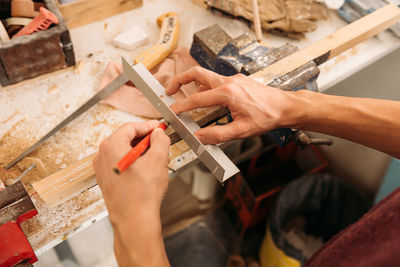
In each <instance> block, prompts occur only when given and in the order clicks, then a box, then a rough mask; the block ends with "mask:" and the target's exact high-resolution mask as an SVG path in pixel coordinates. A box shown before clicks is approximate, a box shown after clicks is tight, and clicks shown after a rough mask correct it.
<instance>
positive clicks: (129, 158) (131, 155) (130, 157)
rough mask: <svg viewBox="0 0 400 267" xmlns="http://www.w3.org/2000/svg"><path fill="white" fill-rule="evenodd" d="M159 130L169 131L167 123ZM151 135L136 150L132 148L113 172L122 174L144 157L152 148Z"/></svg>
mask: <svg viewBox="0 0 400 267" xmlns="http://www.w3.org/2000/svg"><path fill="white" fill-rule="evenodd" d="M158 128H161V129H163V130H165V129H167V124H166V123H165V122H162V123H160V125H158ZM150 138H151V133H149V134H148V135H146V136H145V137H144V138H143V139H142V140H141V141H140V142H139V143H138V144H137V145H136V146H135V147H134V148H132V149H131V150H130V151H129V152H128V153H127V154H126V155H125V156H124V157H123V158H122V159H121V160H120V161H119V162H118V163H117V166H116V167H115V168H113V171H114V172H115V173H116V174H121V173H122V172H123V171H125V170H126V169H127V168H128V167H129V166H131V164H132V163H133V162H135V160H136V159H137V158H138V157H140V155H142V154H143V153H144V152H145V151H146V149H147V148H148V147H149V146H150Z"/></svg>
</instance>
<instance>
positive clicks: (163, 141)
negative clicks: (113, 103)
mask: <svg viewBox="0 0 400 267" xmlns="http://www.w3.org/2000/svg"><path fill="white" fill-rule="evenodd" d="M157 126H158V122H157V121H148V122H145V123H127V124H125V125H124V126H122V127H121V128H120V129H119V130H117V131H116V132H115V133H114V134H113V135H111V136H110V137H109V138H108V139H107V140H105V141H103V143H102V144H101V146H100V153H99V156H98V157H96V158H95V159H94V168H95V170H96V179H97V182H98V184H99V186H100V188H101V191H102V193H103V197H104V201H105V204H106V206H107V209H108V213H109V218H110V222H111V224H112V226H113V230H114V250H115V256H116V258H117V261H118V263H119V265H120V266H157V267H158V266H162V267H166V266H169V263H168V259H167V256H166V253H165V249H164V241H163V238H162V235H161V222H160V206H161V202H162V200H163V197H164V195H165V192H166V191H167V187H168V181H169V178H168V169H167V165H168V161H169V159H168V151H169V144H170V140H169V138H168V137H167V136H166V135H165V134H164V132H163V131H162V130H161V129H155V128H156V127H157ZM153 129H155V130H154V131H153V133H152V135H151V142H150V148H149V149H148V151H146V152H145V154H144V155H142V156H141V157H139V158H138V159H137V160H136V161H135V162H134V163H133V164H132V165H131V166H130V167H129V168H128V169H126V171H125V172H123V173H122V174H121V175H116V174H115V173H114V172H113V171H112V168H113V167H114V166H115V164H116V163H117V162H118V161H119V160H120V159H121V158H122V157H123V156H124V155H125V154H126V153H127V152H128V151H129V150H130V149H131V146H130V142H131V140H132V139H134V138H135V137H137V136H143V135H145V134H147V133H149V132H150V131H151V130H153Z"/></svg>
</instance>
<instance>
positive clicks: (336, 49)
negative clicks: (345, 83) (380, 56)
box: [250, 4, 400, 85]
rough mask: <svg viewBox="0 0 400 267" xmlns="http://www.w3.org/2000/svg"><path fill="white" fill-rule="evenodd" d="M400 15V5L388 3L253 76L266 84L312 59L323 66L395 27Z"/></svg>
mask: <svg viewBox="0 0 400 267" xmlns="http://www.w3.org/2000/svg"><path fill="white" fill-rule="evenodd" d="M399 18H400V8H398V7H397V6H395V5H391V4H390V5H387V6H385V7H382V8H381V9H379V10H377V11H375V12H373V13H371V14H369V15H367V16H365V17H363V18H361V19H359V20H357V21H355V22H353V23H351V24H349V25H347V26H345V27H343V28H341V29H340V30H338V31H336V32H334V33H332V34H330V35H328V36H327V37H325V38H324V39H322V40H320V41H318V42H315V43H313V44H311V45H309V46H307V47H305V48H303V49H300V50H299V51H297V52H295V53H293V54H291V55H290V56H287V57H285V58H283V59H281V60H279V61H278V62H276V63H274V64H272V65H270V66H268V67H266V68H264V69H262V70H260V71H258V72H256V73H254V74H252V75H250V76H251V77H252V78H253V79H255V80H256V81H258V82H260V83H262V84H264V85H267V84H269V83H270V82H272V81H273V80H274V79H276V78H280V77H282V76H283V75H285V74H287V73H289V72H291V71H293V70H295V69H297V68H299V67H301V66H303V65H304V64H306V63H308V62H310V61H314V62H315V63H316V64H317V65H320V64H322V63H324V62H325V61H327V60H329V59H331V58H333V57H335V56H337V55H339V54H340V53H342V52H344V51H346V50H347V49H349V48H352V47H354V46H356V45H357V44H359V43H361V42H363V41H365V40H367V39H369V38H371V37H372V36H374V35H376V34H378V33H380V32H381V31H383V30H385V29H387V28H389V27H391V26H393V25H394V24H396V23H397V21H398V20H399Z"/></svg>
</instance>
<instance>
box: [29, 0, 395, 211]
mask: <svg viewBox="0 0 400 267" xmlns="http://www.w3.org/2000/svg"><path fill="white" fill-rule="evenodd" d="M399 18H400V9H399V8H398V7H396V6H394V5H388V6H386V7H384V8H382V9H380V10H378V11H376V12H374V13H372V14H370V15H368V16H366V17H364V18H362V19H361V20H359V21H356V22H354V23H352V24H349V25H348V26H346V27H344V28H342V29H340V30H338V31H337V32H335V33H333V34H331V35H329V36H328V37H326V38H325V39H323V40H321V41H319V42H317V43H314V44H311V45H310V46H308V47H306V48H304V49H301V50H299V51H298V52H295V53H293V54H291V55H289V56H287V57H285V58H283V59H282V60H280V61H278V62H276V63H274V64H272V65H271V66H269V67H267V68H265V69H263V70H261V71H259V72H257V73H255V74H254V75H251V77H252V78H254V79H256V80H257V81H260V82H262V83H263V84H268V83H270V82H271V81H272V80H273V79H274V78H279V77H281V76H283V75H284V74H286V73H289V72H291V71H293V70H295V69H297V68H298V67H301V66H302V65H304V64H306V63H308V62H310V61H311V60H314V61H317V64H321V63H323V62H325V61H326V60H328V59H330V58H332V57H334V56H336V55H338V54H340V53H341V52H343V51H345V50H347V49H349V48H351V47H354V46H355V45H357V44H358V43H360V42H362V41H364V40H366V39H368V38H369V37H372V36H374V35H376V34H377V33H379V32H380V31H382V30H385V29H386V28H388V27H390V26H392V25H394V24H395V23H396V22H397V20H398V19H399ZM227 112H228V110H227V109H226V108H218V107H213V108H210V109H203V110H201V111H197V113H196V111H192V117H193V119H195V121H197V122H198V123H199V125H201V126H204V125H206V124H207V122H210V121H211V120H213V121H214V120H215V119H216V118H220V117H221V116H223V115H225V114H227ZM167 130H168V129H167ZM167 134H168V136H170V138H171V139H172V141H173V143H175V142H177V141H178V140H179V137H177V136H176V134H175V132H174V131H173V130H168V132H167ZM181 147H182V144H180V143H175V144H174V145H173V146H172V147H171V151H174V150H176V151H179V152H181V153H183V152H184V150H185V149H188V148H187V147H186V148H185V149H181ZM173 154H176V153H173ZM93 157H94V155H91V156H89V157H88V158H85V159H83V160H81V161H79V162H76V163H75V164H72V165H71V166H68V167H67V168H65V169H63V170H61V171H59V172H56V173H54V174H52V175H50V176H48V177H46V178H45V179H43V180H41V181H39V182H37V183H35V184H33V186H34V188H35V189H36V191H37V192H38V193H39V195H40V196H41V197H42V199H43V200H44V201H46V202H47V203H48V204H49V205H58V204H60V203H62V202H63V201H65V200H66V199H69V198H71V196H73V195H75V194H77V193H79V192H83V191H84V190H86V189H87V188H88V186H89V185H93V183H95V179H94V176H93V175H94V170H93V167H92V164H91V162H92V159H93ZM88 162H90V164H88ZM50 185H55V186H50Z"/></svg>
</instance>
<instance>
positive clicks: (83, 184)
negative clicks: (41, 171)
mask: <svg viewBox="0 0 400 267" xmlns="http://www.w3.org/2000/svg"><path fill="white" fill-rule="evenodd" d="M96 155H97V153H94V154H92V155H90V156H88V157H86V158H84V159H82V160H80V161H78V162H75V163H74V164H72V165H70V166H68V167H66V168H65V169H62V170H60V171H58V172H56V173H53V174H51V175H50V176H47V177H46V178H44V179H42V180H40V181H39V182H36V183H33V184H32V186H33V188H34V189H35V190H36V192H37V193H38V194H39V196H40V197H41V198H42V199H43V200H44V201H45V202H46V203H47V204H49V205H50V206H56V205H58V204H60V203H62V202H64V201H66V200H68V199H70V198H72V197H74V196H76V195H78V194H80V193H81V192H83V191H85V190H87V189H89V188H90V187H92V186H95V185H96V184H97V182H96V177H95V172H94V169H93V166H92V164H93V163H92V161H93V159H94V157H95V156H96Z"/></svg>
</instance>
